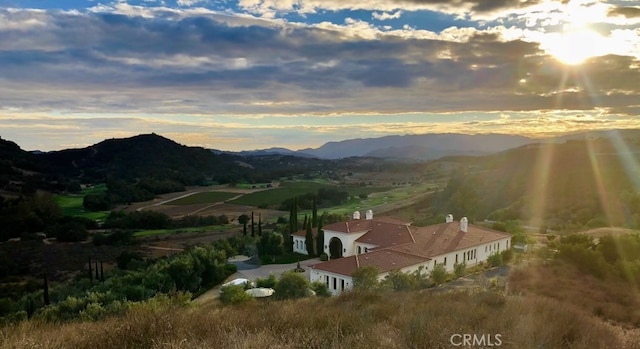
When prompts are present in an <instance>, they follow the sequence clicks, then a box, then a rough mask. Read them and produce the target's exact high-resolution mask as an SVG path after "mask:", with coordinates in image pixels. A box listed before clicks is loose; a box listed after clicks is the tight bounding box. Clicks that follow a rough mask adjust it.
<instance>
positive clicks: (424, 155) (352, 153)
mask: <svg viewBox="0 0 640 349" xmlns="http://www.w3.org/2000/svg"><path fill="white" fill-rule="evenodd" d="M535 142H537V140H535V139H532V138H528V137H524V136H513V135H503V134H484V135H466V134H455V133H444V134H424V135H397V136H384V137H377V138H357V139H348V140H344V141H338V142H328V143H325V144H324V145H322V146H320V147H318V148H306V149H302V150H298V151H293V150H289V149H286V148H270V149H264V150H253V151H242V152H237V153H233V154H238V155H243V156H257V155H264V154H282V155H295V156H305V157H316V158H320V159H342V158H348V157H356V156H361V157H378V158H395V159H403V160H433V159H437V158H440V157H443V156H450V155H487V154H492V153H495V152H499V151H504V150H507V149H511V148H515V147H519V146H522V145H525V144H531V143H535Z"/></svg>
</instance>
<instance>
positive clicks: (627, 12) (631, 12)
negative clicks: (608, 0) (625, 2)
mask: <svg viewBox="0 0 640 349" xmlns="http://www.w3.org/2000/svg"><path fill="white" fill-rule="evenodd" d="M609 16H624V17H625V18H640V7H616V8H613V9H611V10H609Z"/></svg>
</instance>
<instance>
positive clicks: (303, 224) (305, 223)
mask: <svg viewBox="0 0 640 349" xmlns="http://www.w3.org/2000/svg"><path fill="white" fill-rule="evenodd" d="M307 223H311V221H309V217H307V215H306V214H305V215H304V221H303V223H302V229H307Z"/></svg>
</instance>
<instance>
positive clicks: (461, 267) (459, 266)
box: [453, 262, 467, 278]
mask: <svg viewBox="0 0 640 349" xmlns="http://www.w3.org/2000/svg"><path fill="white" fill-rule="evenodd" d="M466 269H467V264H466V263H464V262H462V263H456V264H454V265H453V274H454V275H455V276H456V277H457V278H459V277H462V276H463V275H464V272H465V271H466Z"/></svg>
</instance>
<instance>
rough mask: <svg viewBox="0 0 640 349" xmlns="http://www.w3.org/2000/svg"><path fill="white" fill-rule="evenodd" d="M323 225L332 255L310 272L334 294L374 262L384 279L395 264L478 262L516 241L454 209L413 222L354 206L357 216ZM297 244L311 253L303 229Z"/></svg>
mask: <svg viewBox="0 0 640 349" xmlns="http://www.w3.org/2000/svg"><path fill="white" fill-rule="evenodd" d="M323 231H324V241H325V245H324V246H323V251H324V252H325V253H326V254H327V255H329V260H328V261H326V262H321V263H318V264H315V265H313V266H311V273H310V276H309V278H310V281H311V282H314V281H320V282H324V283H326V284H327V286H328V287H329V290H330V291H331V293H333V294H338V293H340V292H342V291H344V290H349V289H351V288H352V286H353V282H352V277H351V275H353V273H354V272H355V271H356V270H358V269H359V268H362V267H365V266H375V267H376V268H377V269H378V270H379V271H380V275H379V278H380V279H383V278H384V277H385V276H386V275H387V273H388V272H390V271H393V270H399V271H402V272H413V271H416V270H418V269H419V268H420V267H422V268H423V270H424V271H425V272H427V273H429V272H431V270H433V268H434V267H435V265H436V264H443V265H444V267H445V269H446V270H447V271H452V270H453V268H454V265H455V264H456V263H466V265H467V266H473V265H476V264H478V263H480V262H484V261H486V260H487V258H488V257H489V256H491V255H492V254H495V253H499V252H502V251H504V250H507V249H509V248H510V247H511V246H510V242H511V235H509V234H506V233H503V232H500V231H496V230H493V229H488V228H484V227H480V226H476V225H473V224H469V222H468V219H467V218H466V217H463V218H461V219H460V221H454V219H453V216H452V215H448V216H447V217H446V221H445V222H444V223H442V224H436V225H430V226H426V227H414V226H412V225H411V223H409V222H403V221H401V220H398V219H395V218H391V217H381V218H375V219H374V218H373V212H372V211H371V210H369V211H367V212H366V214H365V219H360V212H355V213H354V214H353V219H351V220H349V221H347V222H340V223H334V224H330V225H327V226H326V227H324V228H323ZM314 233H315V232H314ZM293 249H294V251H295V252H298V253H302V254H307V250H306V245H305V232H304V231H300V232H297V233H295V234H293Z"/></svg>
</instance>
